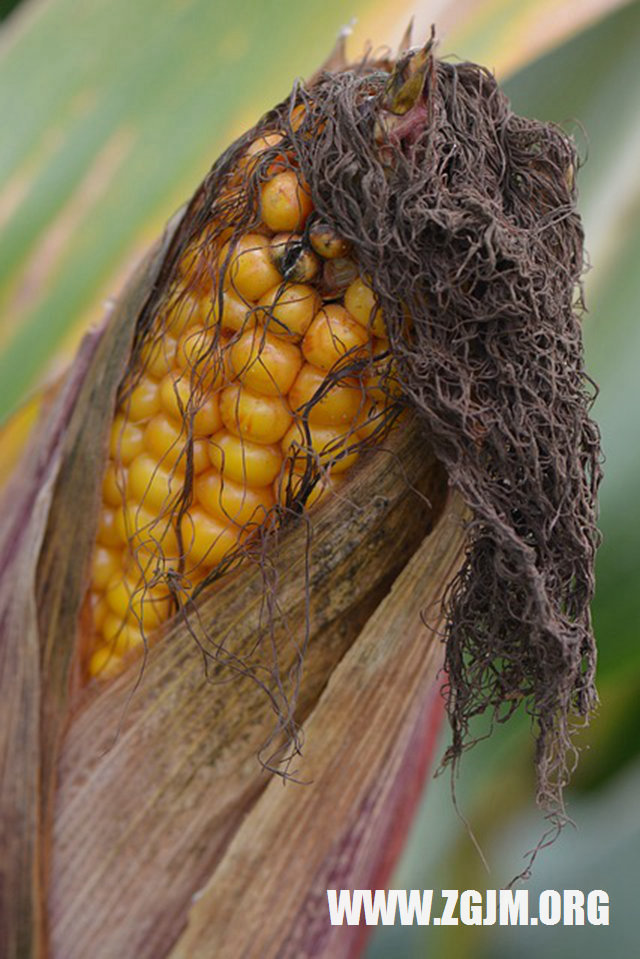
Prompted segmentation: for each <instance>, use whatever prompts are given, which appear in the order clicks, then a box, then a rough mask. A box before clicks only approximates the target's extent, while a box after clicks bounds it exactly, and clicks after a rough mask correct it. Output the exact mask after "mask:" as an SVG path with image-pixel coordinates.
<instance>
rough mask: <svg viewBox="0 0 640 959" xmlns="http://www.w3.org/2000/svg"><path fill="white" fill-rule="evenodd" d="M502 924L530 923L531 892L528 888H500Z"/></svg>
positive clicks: (526, 924)
mask: <svg viewBox="0 0 640 959" xmlns="http://www.w3.org/2000/svg"><path fill="white" fill-rule="evenodd" d="M500 925H501V926H528V925H529V893H528V891H527V890H526V889H517V890H516V891H515V892H514V891H513V889H501V890H500Z"/></svg>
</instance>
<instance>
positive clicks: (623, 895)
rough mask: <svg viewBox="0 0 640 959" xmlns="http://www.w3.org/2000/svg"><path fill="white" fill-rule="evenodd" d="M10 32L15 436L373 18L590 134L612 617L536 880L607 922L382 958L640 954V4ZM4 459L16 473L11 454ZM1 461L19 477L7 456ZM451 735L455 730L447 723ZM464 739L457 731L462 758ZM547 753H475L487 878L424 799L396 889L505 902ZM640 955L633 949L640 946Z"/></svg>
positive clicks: (281, 15) (601, 621)
mask: <svg viewBox="0 0 640 959" xmlns="http://www.w3.org/2000/svg"><path fill="white" fill-rule="evenodd" d="M12 6H14V4H12V3H10V2H9V3H3V4H2V5H1V6H0V17H3V16H4V17H5V19H4V21H3V23H2V24H1V25H0V119H1V122H2V131H3V135H2V137H1V138H0V421H2V420H3V419H4V418H5V417H6V416H7V415H8V414H9V413H10V412H11V411H13V410H15V409H16V408H17V407H19V405H20V404H21V403H22V402H23V401H24V399H25V397H27V396H28V395H29V394H32V393H33V391H34V390H37V388H38V386H39V384H41V383H43V382H46V381H47V379H50V378H51V377H52V376H54V375H55V373H56V371H57V370H59V369H61V368H62V367H63V365H64V363H65V362H66V361H67V360H68V358H69V356H70V354H71V352H72V350H73V349H74V348H75V345H76V344H77V342H78V339H79V337H80V335H81V333H82V331H83V330H84V329H86V327H87V325H88V323H90V322H92V321H96V320H97V319H99V317H100V315H101V313H102V312H103V310H104V306H105V303H106V302H107V301H108V298H109V297H110V296H111V295H112V294H113V293H114V292H117V290H118V287H119V286H120V284H121V282H122V280H123V278H124V276H125V275H126V273H127V272H128V271H129V270H130V269H131V265H132V262H134V261H135V259H136V257H137V256H139V255H140V254H141V252H142V251H143V250H144V248H145V246H146V245H147V244H148V243H149V242H150V241H151V240H152V239H153V238H154V237H155V236H156V235H157V234H158V232H159V231H160V230H161V228H162V225H163V224H164V222H165V221H166V220H167V218H168V217H169V216H170V215H171V213H172V212H174V210H175V209H176V208H177V207H178V206H179V205H180V203H181V202H182V201H183V200H184V199H185V198H186V197H187V196H188V195H189V194H190V192H191V191H192V190H193V188H194V187H195V185H196V184H197V182H198V181H199V179H200V178H201V177H202V176H203V174H204V173H205V172H206V170H207V168H208V166H209V165H210V163H211V161H212V160H213V158H214V157H215V156H216V155H217V153H219V151H220V149H221V148H222V147H224V146H225V145H226V144H227V143H228V142H229V141H230V140H231V139H232V138H233V137H234V136H235V135H236V134H237V133H239V132H240V131H241V130H242V129H243V128H245V127H246V126H248V125H249V124H250V123H251V122H253V121H254V120H255V119H256V118H257V117H258V116H259V115H260V113H261V112H263V111H264V110H265V109H266V108H268V107H269V106H270V105H271V104H272V103H273V102H275V101H276V100H278V99H279V98H281V97H282V96H284V95H285V94H286V93H287V91H288V89H289V88H290V86H291V83H292V81H293V79H294V78H295V77H297V76H299V75H303V76H304V75H309V74H310V73H312V72H313V70H314V69H315V68H316V67H317V66H318V65H319V64H320V62H321V61H322V60H323V59H324V56H325V55H326V53H327V52H328V50H329V49H330V47H331V45H332V43H333V40H334V38H335V36H336V34H337V32H338V30H339V29H340V27H341V26H343V25H344V23H345V21H348V20H349V19H350V18H351V17H358V24H357V26H356V29H355V34H354V36H353V37H352V38H351V40H350V51H351V53H352V54H354V55H357V53H358V52H360V50H361V49H362V45H363V43H364V42H365V40H366V39H367V38H370V39H371V40H372V42H373V44H374V46H377V45H380V44H382V43H385V42H389V43H390V44H395V43H396V42H397V41H398V39H399V38H400V36H401V35H402V33H403V31H404V27H405V25H406V21H407V19H408V16H409V14H410V13H411V12H414V13H415V14H416V19H417V28H418V39H421V38H422V37H424V36H425V35H426V30H427V27H428V25H429V24H430V23H431V22H432V21H435V23H436V25H437V28H438V32H439V34H440V35H441V36H442V37H443V44H442V48H441V50H442V52H446V53H454V54H457V55H458V56H460V57H461V58H464V59H467V58H469V59H478V60H481V61H482V62H484V63H486V64H487V65H488V66H490V67H492V68H495V69H496V71H497V73H498V76H499V78H500V79H501V80H504V82H505V86H506V89H507V91H508V93H509V95H510V97H511V99H512V103H513V106H514V109H515V110H516V111H517V112H519V113H523V114H527V115H530V116H536V117H539V118H541V119H545V120H554V121H556V122H558V123H560V124H562V126H563V127H564V128H565V129H567V130H568V131H569V132H571V133H572V134H573V135H574V136H575V138H576V140H577V142H578V144H579V148H580V152H581V154H582V155H583V157H584V158H585V159H586V163H585V165H584V168H583V169H582V170H581V172H580V175H579V181H578V182H579V187H580V206H581V210H582V212H583V215H584V220H585V227H586V234H587V247H588V249H589V251H590V257H591V263H592V267H591V269H590V271H589V272H588V274H587V276H586V278H585V285H586V293H587V302H588V306H589V314H588V316H587V317H586V319H585V339H586V349H587V360H588V367H589V370H590V372H591V374H592V375H593V377H594V378H595V380H596V381H597V382H598V383H599V385H600V390H601V392H600V396H599V398H598V400H597V404H596V408H595V415H596V418H597V419H598V421H599V423H600V426H601V428H602V433H603V443H604V450H605V455H606V464H605V470H606V478H605V482H604V485H603V487H602V498H601V526H602V530H603V533H604V545H603V546H602V549H601V551H600V554H599V561H598V585H597V596H596V601H595V604H594V610H593V612H594V619H595V626H596V633H597V637H598V641H599V648H600V658H599V689H600V695H601V701H602V704H601V708H600V711H599V714H598V716H597V718H596V720H595V721H594V722H593V724H592V726H591V727H590V728H589V729H588V730H586V731H585V732H584V733H583V734H582V736H581V745H582V747H583V750H584V751H583V754H582V759H581V763H580V766H579V769H578V771H577V773H576V775H575V777H574V781H573V784H572V786H571V789H570V791H569V794H568V811H569V813H570V815H571V816H572V817H573V819H574V821H575V823H576V828H575V829H572V828H568V829H566V830H565V832H564V833H563V835H562V836H561V838H560V839H559V841H558V842H557V843H556V844H555V846H554V847H553V848H551V849H549V850H546V851H544V852H542V853H541V855H540V856H539V858H538V860H537V862H536V865H535V869H534V874H533V878H532V880H531V882H530V883H529V886H530V888H531V889H532V890H534V891H536V890H539V889H544V888H559V889H561V888H563V887H568V888H578V889H584V890H588V889H592V888H601V889H605V890H606V891H607V892H609V894H610V896H611V901H612V907H611V926H610V927H608V928H589V927H585V928H583V929H575V928H574V929H564V928H562V927H545V928H543V927H538V928H536V929H522V930H521V929H519V928H518V929H507V928H491V927H486V928H479V929H476V928H473V927H469V928H465V927H459V928H456V929H453V928H447V929H426V930H425V929H404V928H401V927H393V928H384V929H381V930H378V931H377V932H376V933H375V934H374V936H373V937H372V939H371V941H370V944H369V948H368V952H367V956H368V959H383V957H384V959H395V957H398V959H404V957H412V956H424V955H429V956H430V957H438V959H440V957H442V959H445V957H449V956H456V957H465V956H474V957H480V959H484V957H486V959H489V957H496V959H503V957H504V959H507V957H511V956H514V955H516V954H517V955H519V956H522V957H527V956H529V955H530V956H532V957H533V956H534V955H536V956H537V955H539V954H540V953H541V952H544V955H545V956H547V957H563V959H564V957H572V956H575V955H580V956H582V957H591V956H593V957H595V956H600V955H602V953H603V951H605V950H606V951H608V953H609V954H610V955H611V956H627V955H631V954H634V953H635V952H636V951H637V940H638V936H637V933H636V932H635V931H634V930H635V924H636V922H637V919H636V909H635V903H634V901H633V895H634V891H635V889H636V888H637V887H638V885H639V883H638V873H639V869H638V862H640V819H639V817H638V815H637V810H638V808H639V807H640V641H639V640H640V626H639V625H638V624H639V623H640V600H639V597H640V588H638V583H639V581H640V577H639V574H640V546H639V541H640V497H639V496H638V492H637V491H638V488H639V485H640V484H639V482H638V476H640V427H639V426H638V421H639V419H640V386H639V383H640V376H639V375H638V366H639V364H640V322H638V314H639V312H640V310H639V304H640V269H638V264H639V263H640V216H639V215H638V214H639V213H640V160H639V158H640V111H639V110H638V103H639V102H640V71H639V70H638V63H639V62H640V2H637V0H636V2H633V3H626V4H620V3H616V2H614V0H608V2H607V0H601V2H597V0H593V2H591V3H589V4H579V3H576V2H575V0H468V2H466V3H464V4H460V3H454V2H446V0H440V2H437V3H436V2H434V3H432V4H428V3H425V4H420V5H419V6H416V7H415V9H414V5H412V4H411V3H397V2H396V3H393V4H391V3H390V2H389V0H352V2H350V3H349V4H348V5H347V4H345V3H344V2H339V0H322V2H321V0H307V2H305V3H304V4H301V3H299V2H296V3H294V2H292V0H282V2H279V3H278V2H276V0H267V2H262V3H259V4H258V3H257V2H255V0H235V2H234V3H231V2H229V0H227V2H220V3H212V2H207V0H154V2H153V3H152V2H151V0H126V2H125V0H26V2H23V3H21V4H18V5H17V6H16V9H15V10H13V11H12V12H9V10H10V8H11V7H12ZM6 435H7V434H6V433H5V434H0V442H2V443H3V446H2V449H1V450H0V461H2V458H3V456H7V457H8V456H9V453H8V449H9V443H8V441H7V442H6V443H5V442H4V440H5V437H6ZM0 465H1V462H0ZM445 732H446V731H445ZM444 742H445V739H444V738H443V746H444ZM532 766H533V763H532V748H531V739H530V735H529V730H528V728H527V726H526V723H525V722H524V721H522V720H521V721H518V720H516V721H512V722H511V723H510V724H509V725H508V726H506V727H502V728H500V729H498V730H497V731H496V733H495V734H494V736H493V737H492V738H491V740H490V741H488V742H486V743H483V744H481V745H480V746H478V747H477V748H476V749H474V750H473V751H472V752H471V753H469V754H468V755H467V756H466V757H465V760H464V762H463V765H462V771H461V775H460V778H459V781H458V784H457V790H458V798H459V801H460V805H461V809H462V812H463V813H464V815H465V816H466V817H467V819H468V821H469V823H470V825H471V827H472V829H473V831H474V833H475V835H476V837H477V840H478V842H479V844H480V846H481V847H482V850H483V852H484V854H485V856H486V858H487V861H488V863H489V867H490V872H489V873H487V872H486V871H485V869H484V866H483V865H482V862H481V860H480V857H479V855H478V853H477V852H476V850H475V848H474V846H473V844H472V842H471V840H470V838H469V835H468V833H467V831H466V829H465V827H464V825H463V824H462V822H461V820H460V819H459V818H458V817H457V816H456V814H455V811H454V810H453V808H452V805H451V801H450V791H449V790H450V783H449V781H448V779H447V777H446V776H444V777H440V778H438V779H436V780H435V781H431V782H429V783H428V784H427V789H426V792H425V798H424V800H423V803H422V807H421V809H420V812H419V815H418V817H417V820H416V823H415V826H414V829H413V831H412V833H411V835H410V837H409V841H408V844H407V847H406V850H405V853H404V856H403V858H402V861H401V862H400V863H399V865H398V868H397V871H396V875H395V877H394V879H393V882H392V885H394V886H396V887H406V888H434V889H441V888H457V889H464V888H476V889H480V890H482V889H485V888H487V887H489V888H495V887H500V886H503V885H505V884H506V883H507V882H509V880H510V879H511V878H512V877H513V876H514V875H515V874H516V873H517V872H518V871H519V870H520V869H521V868H522V865H523V859H522V856H523V854H524V853H526V851H527V850H528V849H530V848H531V847H532V846H534V845H535V844H536V842H537V840H538V839H539V838H540V835H541V834H542V832H543V829H544V821H543V819H542V817H541V815H540V813H539V812H537V811H536V809H535V808H534V806H533V804H532V801H531V796H532V794H533V787H534V783H533V776H532ZM634 947H635V948H634Z"/></svg>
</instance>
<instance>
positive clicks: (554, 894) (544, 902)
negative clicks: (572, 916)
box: [538, 889, 562, 926]
mask: <svg viewBox="0 0 640 959" xmlns="http://www.w3.org/2000/svg"><path fill="white" fill-rule="evenodd" d="M538 914H539V916H540V922H542V923H544V925H545V926H556V925H557V924H558V923H559V922H560V919H561V917H562V896H561V895H560V893H559V892H558V891H557V890H556V889H545V890H544V892H541V893H540V902H539V905H538Z"/></svg>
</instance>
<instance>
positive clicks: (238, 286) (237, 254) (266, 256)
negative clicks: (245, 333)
mask: <svg viewBox="0 0 640 959" xmlns="http://www.w3.org/2000/svg"><path fill="white" fill-rule="evenodd" d="M227 257H229V262H228V264H227ZM225 264H226V269H225ZM220 267H221V269H225V275H224V285H225V287H228V288H229V289H231V290H232V291H233V292H234V293H235V294H236V295H237V296H239V297H244V298H245V299H247V300H253V301H255V300H259V299H260V297H261V296H263V295H264V294H265V293H266V292H267V290H269V289H271V287H272V286H275V285H276V283H280V282H281V280H282V277H281V276H280V274H279V273H278V271H277V270H276V268H275V266H274V264H273V261H272V259H271V256H270V252H269V240H268V239H267V238H266V237H264V236H261V235H260V234H259V233H247V234H245V236H242V237H240V239H239V240H238V242H237V243H236V244H235V245H234V246H233V247H231V245H230V244H229V243H227V244H225V246H224V247H223V248H222V251H221V253H220Z"/></svg>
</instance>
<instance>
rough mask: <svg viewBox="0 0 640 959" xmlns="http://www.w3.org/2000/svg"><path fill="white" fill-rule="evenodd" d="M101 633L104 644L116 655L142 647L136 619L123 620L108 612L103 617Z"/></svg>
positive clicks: (142, 642) (142, 640)
mask: <svg viewBox="0 0 640 959" xmlns="http://www.w3.org/2000/svg"><path fill="white" fill-rule="evenodd" d="M105 602H106V600H105ZM107 605H108V604H107ZM101 633H102V636H103V639H104V641H105V643H106V645H107V646H108V647H109V649H111V650H112V651H113V652H114V653H115V655H116V656H125V655H126V654H127V653H130V652H132V651H133V650H134V649H139V650H142V649H144V639H143V637H142V633H141V631H140V623H139V622H138V620H137V619H134V620H129V619H125V620H123V619H122V618H121V617H120V616H118V615H116V614H115V613H111V612H110V613H108V614H107V616H106V617H105V620H104V623H103V625H102V629H101Z"/></svg>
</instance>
